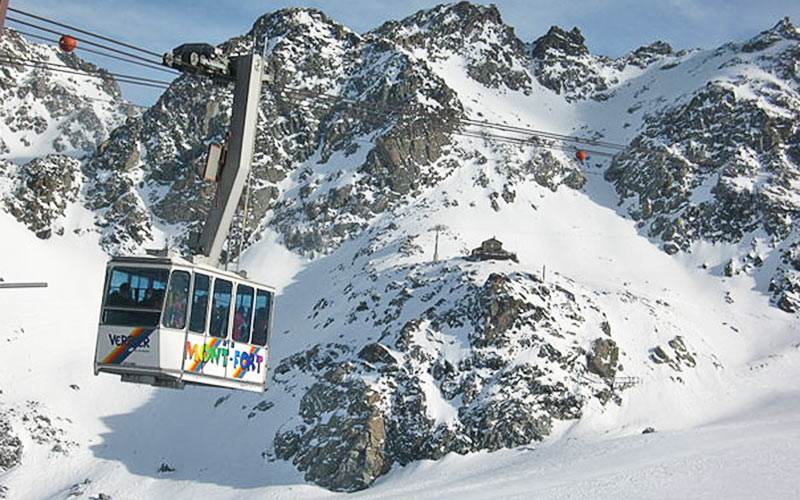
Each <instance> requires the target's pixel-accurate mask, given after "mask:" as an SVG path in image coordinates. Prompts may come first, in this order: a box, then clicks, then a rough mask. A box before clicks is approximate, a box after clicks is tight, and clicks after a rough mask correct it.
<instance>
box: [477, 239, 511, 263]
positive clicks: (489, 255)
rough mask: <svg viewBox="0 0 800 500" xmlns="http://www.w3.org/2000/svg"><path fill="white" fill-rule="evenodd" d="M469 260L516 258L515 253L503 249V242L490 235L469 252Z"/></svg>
mask: <svg viewBox="0 0 800 500" xmlns="http://www.w3.org/2000/svg"><path fill="white" fill-rule="evenodd" d="M469 260H513V261H514V262H519V261H518V260H517V254H515V253H513V252H509V251H508V250H503V243H502V242H501V241H500V240H498V239H497V238H495V237H494V236H492V237H491V238H489V239H488V240H486V241H484V242H483V243H481V246H479V247H478V248H475V249H473V250H472V252H470V254H469Z"/></svg>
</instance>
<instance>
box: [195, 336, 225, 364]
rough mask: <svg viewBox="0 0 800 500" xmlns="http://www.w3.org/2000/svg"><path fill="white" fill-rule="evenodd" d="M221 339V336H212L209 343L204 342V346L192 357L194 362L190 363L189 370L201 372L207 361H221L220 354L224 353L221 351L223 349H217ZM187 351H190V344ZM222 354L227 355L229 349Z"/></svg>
mask: <svg viewBox="0 0 800 500" xmlns="http://www.w3.org/2000/svg"><path fill="white" fill-rule="evenodd" d="M220 341H221V339H220V338H218V337H212V338H211V339H209V341H208V343H206V344H203V346H202V348H201V349H200V350H199V351H198V352H197V353H195V354H194V356H193V357H192V364H191V365H189V368H188V371H190V372H199V371H200V370H202V369H203V367H204V366H205V365H206V363H208V362H209V361H211V360H212V359H215V360H216V361H219V356H220V354H222V352H221V351H222V350H221V349H217V346H218V345H219V343H220ZM187 343H188V342H187ZM187 352H188V346H187ZM222 355H223V356H227V350H226V351H225V353H224V354H222ZM225 361H227V360H225Z"/></svg>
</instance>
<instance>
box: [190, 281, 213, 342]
mask: <svg viewBox="0 0 800 500" xmlns="http://www.w3.org/2000/svg"><path fill="white" fill-rule="evenodd" d="M210 291H211V278H209V277H208V276H206V275H205V274H195V275H194V293H193V294H192V314H191V315H190V317H189V330H190V331H193V332H197V333H204V332H205V331H206V317H208V295H209V292H210Z"/></svg>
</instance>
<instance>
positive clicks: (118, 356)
mask: <svg viewBox="0 0 800 500" xmlns="http://www.w3.org/2000/svg"><path fill="white" fill-rule="evenodd" d="M154 331H156V329H155V328H144V327H139V328H134V329H133V330H131V332H130V333H129V334H128V337H127V338H126V339H125V341H123V342H122V343H121V344H120V345H118V346H117V347H115V348H114V350H113V351H111V352H110V353H109V354H108V356H106V357H105V358H104V359H103V361H102V362H103V363H104V364H109V365H118V364H121V363H122V362H123V361H125V360H126V359H128V356H130V355H131V354H133V352H134V351H136V348H137V347H139V346H140V345H142V344H143V343H144V342H145V341H147V339H148V338H149V337H150V335H152V333H153V332H154Z"/></svg>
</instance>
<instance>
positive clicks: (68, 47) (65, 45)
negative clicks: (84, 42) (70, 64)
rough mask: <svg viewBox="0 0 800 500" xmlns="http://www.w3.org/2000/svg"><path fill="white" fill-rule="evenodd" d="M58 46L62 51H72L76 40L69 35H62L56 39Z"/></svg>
mask: <svg viewBox="0 0 800 500" xmlns="http://www.w3.org/2000/svg"><path fill="white" fill-rule="evenodd" d="M58 46H59V47H61V50H63V51H64V52H72V51H73V50H75V47H77V46H78V41H77V40H75V39H74V38H72V37H71V36H69V35H62V36H61V39H60V40H59V41H58Z"/></svg>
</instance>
